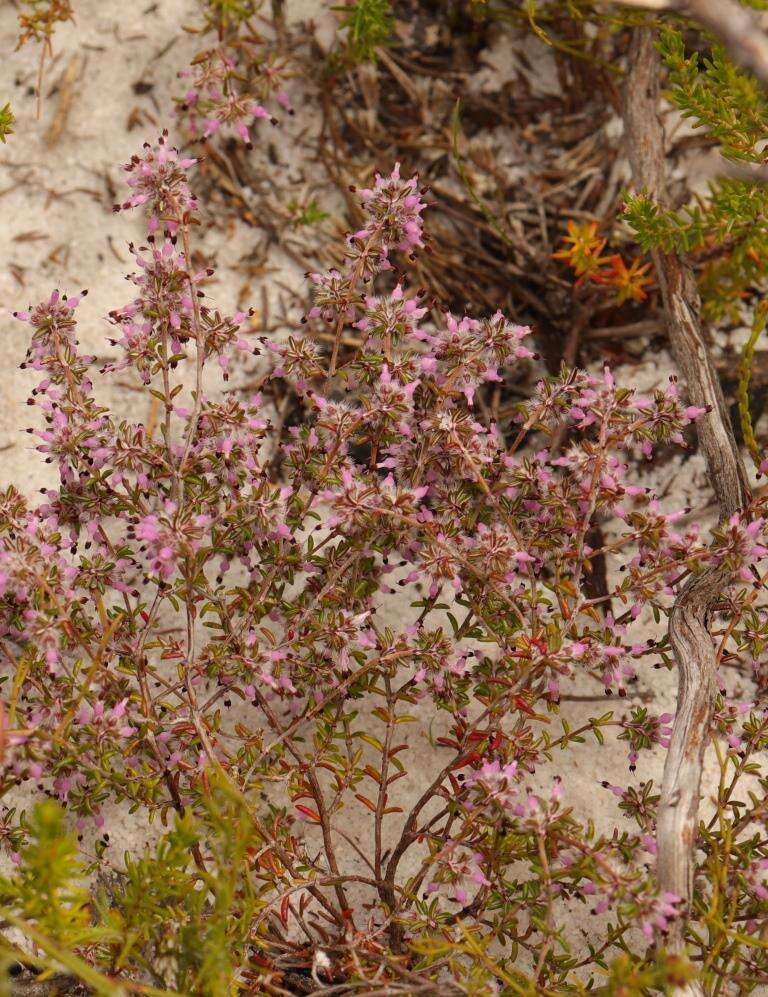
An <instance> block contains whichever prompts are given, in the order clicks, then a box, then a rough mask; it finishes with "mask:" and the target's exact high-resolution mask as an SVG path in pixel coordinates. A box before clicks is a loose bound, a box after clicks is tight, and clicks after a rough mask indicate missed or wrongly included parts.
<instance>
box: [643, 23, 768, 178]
mask: <svg viewBox="0 0 768 997" xmlns="http://www.w3.org/2000/svg"><path fill="white" fill-rule="evenodd" d="M659 49H660V51H661V55H662V58H663V59H664V62H665V63H666V65H667V66H668V68H669V83H670V90H669V98H670V100H671V101H672V103H673V104H674V105H675V106H676V107H677V108H678V109H679V110H680V112H681V113H682V115H683V117H686V118H690V119H692V120H693V121H694V123H695V127H698V128H706V129H707V131H708V132H709V133H710V135H712V137H713V138H715V139H717V141H718V143H719V144H720V151H721V152H722V154H723V156H725V158H726V159H732V160H740V161H743V162H750V163H759V162H760V161H761V152H760V149H761V148H762V145H763V143H764V141H765V136H766V134H768V100H767V99H766V96H765V93H764V91H763V89H762V87H761V86H760V84H759V83H758V82H757V80H756V79H755V78H754V77H753V76H751V75H750V74H749V73H747V72H745V71H744V70H742V69H739V68H738V67H737V66H735V65H734V64H733V63H732V62H731V61H730V60H729V59H728V57H727V56H726V54H725V52H724V50H723V49H722V48H720V47H719V46H715V47H713V49H712V54H711V57H710V58H704V59H702V58H701V57H700V56H699V54H698V53H697V52H693V53H691V54H690V55H686V52H685V43H684V40H683V36H682V35H681V33H680V32H679V31H677V30H675V29H673V28H669V27H668V28H666V29H665V30H663V31H662V33H661V36H660V41H659Z"/></svg>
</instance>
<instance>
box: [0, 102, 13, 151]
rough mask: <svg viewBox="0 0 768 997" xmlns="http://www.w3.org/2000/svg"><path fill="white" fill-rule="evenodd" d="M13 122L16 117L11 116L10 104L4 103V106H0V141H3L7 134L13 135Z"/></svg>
mask: <svg viewBox="0 0 768 997" xmlns="http://www.w3.org/2000/svg"><path fill="white" fill-rule="evenodd" d="M15 123H16V119H15V118H14V116H13V111H12V110H11V105H10V104H6V105H5V106H4V107H0V142H3V143H5V140H6V139H7V138H8V136H9V135H13V126H14V124H15Z"/></svg>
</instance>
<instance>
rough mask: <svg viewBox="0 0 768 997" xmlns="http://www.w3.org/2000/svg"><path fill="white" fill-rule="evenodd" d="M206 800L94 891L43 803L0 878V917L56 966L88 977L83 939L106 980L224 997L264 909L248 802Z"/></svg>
mask: <svg viewBox="0 0 768 997" xmlns="http://www.w3.org/2000/svg"><path fill="white" fill-rule="evenodd" d="M206 805H207V806H206V814H205V818H204V820H203V821H198V822H197V823H195V822H193V820H192V819H191V818H190V817H189V816H185V817H183V818H177V820H176V825H175V827H174V829H173V830H171V831H170V832H168V833H167V834H165V835H164V836H163V837H162V838H161V839H160V841H159V842H158V844H157V845H156V846H155V848H154V849H149V848H147V849H146V850H145V852H144V854H143V855H142V856H140V857H138V858H136V857H134V856H131V855H130V854H126V856H125V871H124V872H119V873H114V874H110V876H109V878H104V877H99V878H97V886H96V887H95V889H94V891H93V893H92V892H91V891H90V890H89V889H88V888H87V887H86V886H85V885H84V874H85V872H86V870H84V868H83V867H82V865H81V864H80V863H79V861H78V859H77V857H76V856H77V851H78V844H77V840H76V838H75V836H74V835H73V834H70V833H68V832H67V830H66V827H65V824H64V817H63V814H62V811H61V809H60V808H59V807H58V805H57V804H55V803H53V802H52V801H46V802H45V803H42V804H40V805H38V806H37V807H36V808H35V810H34V812H33V815H32V818H31V820H30V822H29V834H28V838H27V842H26V844H24V845H23V847H22V848H21V851H20V864H19V867H18V870H17V871H16V872H15V874H14V875H12V876H9V877H7V878H3V879H0V904H2V907H3V911H2V916H4V917H5V919H6V921H9V922H11V923H13V924H14V925H16V926H17V927H18V928H19V929H20V930H21V931H22V932H24V933H25V934H26V935H27V937H28V938H29V939H30V941H32V942H33V943H34V944H35V945H36V946H37V947H38V948H40V949H42V951H43V953H44V954H45V955H47V956H49V957H50V965H51V966H54V965H57V964H64V965H65V966H67V968H69V969H71V971H72V972H73V973H74V974H75V975H80V976H81V977H82V978H85V977H86V976H87V975H88V966H87V965H85V964H84V963H82V961H81V960H80V958H79V956H78V955H77V952H78V950H82V949H83V947H85V946H87V947H88V948H89V953H90V959H91V961H95V962H96V963H97V965H101V966H102V968H103V969H105V970H106V969H108V970H109V973H110V975H111V974H118V975H123V974H129V975H131V974H135V973H138V974H139V975H140V976H142V977H143V978H145V979H146V978H147V977H149V978H152V979H153V980H154V982H155V984H157V986H158V987H160V988H162V989H161V990H159V991H158V990H153V991H152V992H154V993H158V992H164V988H166V987H172V988H173V990H174V991H177V992H182V993H198V994H210V995H212V997H218V995H221V997H229V994H230V993H231V987H232V981H233V980H234V979H235V977H236V975H237V972H238V970H239V968H240V967H241V966H242V965H243V964H244V963H245V962H246V961H247V954H248V953H247V949H248V947H249V945H250V946H252V944H253V939H251V938H250V937H249V935H250V932H251V930H252V927H253V925H254V922H255V920H256V918H257V915H258V913H259V911H260V910H261V909H262V908H263V906H264V905H263V903H260V902H259V900H258V891H257V889H256V887H255V886H254V882H253V878H252V876H251V872H250V863H249V858H248V855H249V849H250V848H251V847H252V845H253V843H254V840H255V835H254V829H253V825H252V823H251V820H250V818H249V816H248V812H247V808H246V806H245V803H244V801H243V800H242V799H241V798H240V797H239V796H238V795H237V794H236V793H235V792H233V791H232V790H231V789H230V788H228V786H227V784H226V783H222V784H221V785H217V786H216V787H215V788H214V789H213V790H212V792H211V793H210V794H209V796H208V797H207V798H206ZM202 840H205V842H206V855H205V859H204V860H203V859H202V858H200V862H199V867H198V866H197V865H196V864H195V862H194V861H193V858H192V856H193V855H195V854H197V855H198V856H200V852H199V850H198V845H199V842H200V841H202ZM94 947H95V948H94ZM5 950H6V952H8V951H9V949H8V947H5ZM10 951H12V950H10ZM94 957H95V958H94ZM43 964H44V965H49V963H48V961H47V960H45V959H43ZM99 979H100V974H99V973H98V972H93V973H92V976H89V978H88V980H87V981H86V982H89V984H90V985H92V986H94V985H95V986H96V989H97V990H100V991H101V990H103V988H102V987H101V986H99V985H98V981H99ZM150 989H152V988H150ZM104 992H110V991H108V990H105V991H104ZM112 992H115V993H116V992H117V991H114V990H113V991H112Z"/></svg>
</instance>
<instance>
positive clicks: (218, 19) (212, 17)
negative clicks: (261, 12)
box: [205, 0, 261, 31]
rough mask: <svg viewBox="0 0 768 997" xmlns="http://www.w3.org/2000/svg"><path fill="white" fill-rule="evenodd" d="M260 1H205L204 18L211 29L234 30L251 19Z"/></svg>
mask: <svg viewBox="0 0 768 997" xmlns="http://www.w3.org/2000/svg"><path fill="white" fill-rule="evenodd" d="M260 6H261V0H205V7H206V11H205V16H206V20H207V21H208V22H209V24H210V26H211V27H216V28H219V27H221V28H222V29H224V30H225V31H226V30H227V29H228V28H236V27H237V26H238V25H240V24H242V23H243V22H244V21H247V20H248V19H249V18H251V17H253V16H254V15H255V14H256V12H257V11H258V9H259V7H260Z"/></svg>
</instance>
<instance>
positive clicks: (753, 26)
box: [621, 0, 768, 86]
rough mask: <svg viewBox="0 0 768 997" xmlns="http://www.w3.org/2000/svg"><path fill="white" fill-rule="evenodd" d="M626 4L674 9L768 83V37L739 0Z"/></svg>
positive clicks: (631, 0)
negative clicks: (713, 37) (712, 37)
mask: <svg viewBox="0 0 768 997" xmlns="http://www.w3.org/2000/svg"><path fill="white" fill-rule="evenodd" d="M621 3H622V5H623V6H625V7H643V8H645V9H646V10H672V11H676V12H677V13H679V14H686V15H687V16H688V17H691V18H693V19H694V20H695V21H698V22H699V24H701V25H702V26H703V27H705V28H708V29H709V30H710V31H711V32H712V33H713V34H714V35H716V36H717V37H718V38H719V39H720V41H721V42H722V44H723V46H724V47H725V49H726V50H727V52H728V54H729V55H730V57H731V58H732V59H733V61H734V62H736V63H737V64H738V65H740V66H742V67H743V68H744V69H748V70H749V71H750V72H752V73H754V74H755V76H756V77H757V78H758V79H759V80H760V81H761V82H762V83H763V84H765V85H766V86H768V36H766V33H765V31H764V30H763V27H762V23H761V20H760V18H759V17H758V15H757V13H756V12H755V11H754V10H749V8H747V7H742V6H741V4H740V3H738V2H737V0H621Z"/></svg>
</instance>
